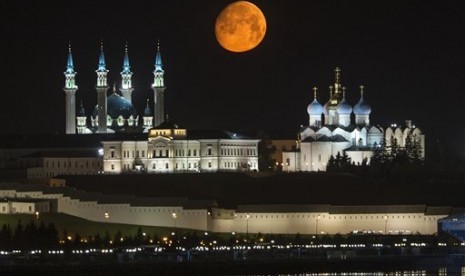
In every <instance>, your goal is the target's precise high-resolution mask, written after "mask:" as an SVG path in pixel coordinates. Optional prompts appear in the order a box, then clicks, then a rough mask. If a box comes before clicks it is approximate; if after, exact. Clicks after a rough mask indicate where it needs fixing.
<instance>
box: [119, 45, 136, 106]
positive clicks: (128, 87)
mask: <svg viewBox="0 0 465 276" xmlns="http://www.w3.org/2000/svg"><path fill="white" fill-rule="evenodd" d="M120 91H121V93H122V94H123V97H124V98H125V99H126V100H127V101H128V102H130V103H132V91H134V89H133V88H132V72H131V67H130V66H129V54H128V43H127V42H126V44H125V45H124V58H123V71H121V89H120Z"/></svg>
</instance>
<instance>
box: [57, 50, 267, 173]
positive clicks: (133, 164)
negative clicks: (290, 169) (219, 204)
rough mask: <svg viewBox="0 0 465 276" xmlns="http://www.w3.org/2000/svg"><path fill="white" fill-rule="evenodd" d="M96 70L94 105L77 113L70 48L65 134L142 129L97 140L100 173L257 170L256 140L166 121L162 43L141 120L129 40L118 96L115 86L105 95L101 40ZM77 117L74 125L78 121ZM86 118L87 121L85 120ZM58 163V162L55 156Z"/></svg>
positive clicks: (74, 73)
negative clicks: (150, 96) (151, 99)
mask: <svg viewBox="0 0 465 276" xmlns="http://www.w3.org/2000/svg"><path fill="white" fill-rule="evenodd" d="M96 73H97V84H96V91H97V106H96V107H95V109H94V110H93V112H92V114H91V116H90V118H89V119H88V118H87V116H86V112H85V110H84V108H83V107H82V105H81V107H80V108H79V110H78V113H77V114H76V112H75V106H76V103H75V93H76V91H77V89H78V87H77V85H76V81H75V76H76V72H75V71H74V64H73V57H72V53H71V47H70V48H69V52H68V59H67V66H66V71H65V72H64V74H65V78H66V79H65V87H64V91H65V93H66V133H67V134H92V133H96V134H105V133H116V134H124V133H142V134H143V133H146V134H145V135H138V136H133V137H131V139H130V140H126V139H124V138H123V135H115V136H114V139H111V140H108V139H107V140H105V141H101V144H103V153H102V154H103V168H102V169H103V172H104V173H122V172H131V171H143V172H151V173H167V172H200V171H203V172H216V171H258V142H259V140H258V139H253V138H250V137H246V136H244V135H241V134H239V133H234V132H230V131H224V130H214V131H210V130H207V131H205V130H187V129H184V128H180V127H178V125H177V124H175V123H173V122H171V121H169V120H168V119H167V117H165V112H164V93H165V89H166V87H165V84H164V70H163V63H162V59H161V53H160V47H159V45H158V47H157V53H156V56H155V70H154V71H153V75H154V81H153V84H152V89H153V96H154V105H153V111H154V114H153V115H152V109H151V108H150V107H149V105H148V102H147V107H146V108H145V110H144V112H143V114H142V115H141V116H142V125H140V124H139V123H140V117H139V114H138V113H137V111H136V109H135V108H134V106H133V105H132V100H131V97H132V93H133V91H134V88H133V87H132V83H131V78H132V75H133V73H132V72H131V70H130V65H129V55H128V48H127V45H126V47H125V52H124V59H123V70H122V71H121V77H122V79H121V88H120V89H119V90H120V92H121V95H120V94H118V92H117V90H116V86H113V91H112V93H111V94H110V95H107V93H108V90H109V89H110V87H109V86H108V83H107V74H108V70H107V68H106V64H105V55H104V52H103V44H102V45H101V47H100V55H99V59H98V68H97V70H96ZM76 122H77V124H76ZM87 122H91V124H90V125H87ZM57 162H58V161H57Z"/></svg>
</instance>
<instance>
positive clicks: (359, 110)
mask: <svg viewBox="0 0 465 276" xmlns="http://www.w3.org/2000/svg"><path fill="white" fill-rule="evenodd" d="M363 88H364V86H363V85H361V86H360V100H359V101H358V103H357V104H355V105H354V114H355V115H370V113H371V106H370V105H369V104H368V103H367V102H365V100H364V99H363Z"/></svg>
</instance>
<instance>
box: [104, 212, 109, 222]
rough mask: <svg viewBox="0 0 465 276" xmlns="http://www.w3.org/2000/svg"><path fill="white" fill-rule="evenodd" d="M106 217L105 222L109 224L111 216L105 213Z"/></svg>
mask: <svg viewBox="0 0 465 276" xmlns="http://www.w3.org/2000/svg"><path fill="white" fill-rule="evenodd" d="M104 217H105V221H106V222H108V219H110V214H109V213H108V212H105V214H104Z"/></svg>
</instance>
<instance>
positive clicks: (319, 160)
mask: <svg viewBox="0 0 465 276" xmlns="http://www.w3.org/2000/svg"><path fill="white" fill-rule="evenodd" d="M318 162H321V154H318Z"/></svg>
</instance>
